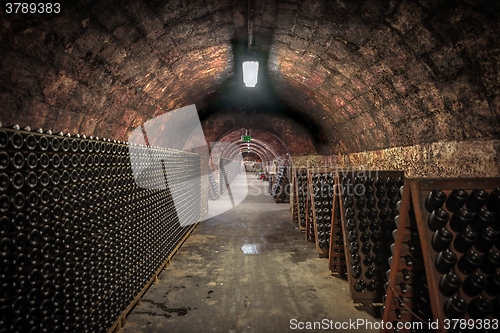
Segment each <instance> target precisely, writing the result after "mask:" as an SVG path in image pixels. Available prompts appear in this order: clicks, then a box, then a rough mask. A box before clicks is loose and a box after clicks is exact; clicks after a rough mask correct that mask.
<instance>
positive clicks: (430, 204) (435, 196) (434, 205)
mask: <svg viewBox="0 0 500 333" xmlns="http://www.w3.org/2000/svg"><path fill="white" fill-rule="evenodd" d="M445 201H446V193H444V192H443V191H441V190H432V191H431V192H430V193H429V195H428V196H427V199H426V200H425V209H427V211H428V212H429V213H430V212H432V211H434V210H436V209H440V208H441V207H442V206H443V204H444V203H445Z"/></svg>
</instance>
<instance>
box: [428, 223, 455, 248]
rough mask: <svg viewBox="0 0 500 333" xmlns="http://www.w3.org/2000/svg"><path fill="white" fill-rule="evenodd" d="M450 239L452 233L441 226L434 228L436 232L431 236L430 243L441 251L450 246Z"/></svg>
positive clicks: (451, 238)
mask: <svg viewBox="0 0 500 333" xmlns="http://www.w3.org/2000/svg"><path fill="white" fill-rule="evenodd" d="M452 240H453V234H452V233H451V232H450V231H449V230H447V229H445V228H441V229H439V230H436V232H435V233H434V235H433V236H432V240H431V245H432V248H433V249H434V250H435V251H437V252H441V251H444V250H446V249H447V248H448V247H449V246H450V244H451V242H452Z"/></svg>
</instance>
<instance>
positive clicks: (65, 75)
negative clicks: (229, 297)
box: [0, 0, 500, 154]
mask: <svg viewBox="0 0 500 333" xmlns="http://www.w3.org/2000/svg"><path fill="white" fill-rule="evenodd" d="M247 3H248V2H247V1H243V0H239V1H229V0H217V1H216V0H207V1H199V2H198V1H192V2H189V4H185V3H183V2H160V1H148V2H146V1H131V0H130V1H123V2H121V3H120V6H117V5H115V1H112V0H103V1H95V2H81V3H79V4H67V5H66V8H65V12H64V15H60V16H57V15H56V16H29V17H28V16H26V15H24V16H22V17H21V16H6V15H3V16H2V17H1V18H0V20H1V23H2V24H0V40H1V41H2V48H1V49H0V58H1V59H2V60H1V61H2V63H1V67H0V71H1V72H0V75H1V77H2V81H1V82H0V99H1V101H2V103H0V118H1V121H2V123H3V124H4V125H13V124H16V123H19V124H20V125H21V126H24V125H30V126H31V127H34V128H37V127H43V128H45V129H53V130H56V131H69V132H71V133H77V132H78V133H82V134H87V135H94V136H99V137H108V138H111V139H118V140H125V139H126V138H127V136H128V134H129V133H130V132H131V131H132V130H133V129H134V128H136V127H138V126H140V125H141V124H142V123H144V122H145V121H147V120H148V119H151V118H154V117H156V116H158V115H161V114H163V113H165V112H168V111H169V110H173V109H177V108H180V107H183V106H186V105H190V104H196V106H197V108H198V111H199V115H200V118H201V119H202V121H203V123H204V126H205V129H209V130H210V129H211V128H212V132H211V133H209V137H211V138H214V139H215V138H218V137H221V136H222V135H224V134H225V133H228V132H230V131H231V130H233V129H234V128H238V127H244V126H245V125H248V124H246V123H245V120H244V119H245V118H248V119H249V120H248V122H249V123H250V125H252V128H255V129H261V130H265V131H268V132H271V133H274V134H276V135H277V136H279V137H280V138H281V139H282V140H283V141H284V142H286V143H287V145H288V148H289V150H290V152H291V153H292V154H309V153H321V154H332V153H351V152H360V151H366V150H377V149H382V148H387V147H400V146H410V145H416V144H425V143H432V142H440V141H461V140H467V139H475V138H485V139H492V138H498V137H499V136H500V134H499V132H498V128H499V127H500V123H499V118H500V111H499V104H500V97H499V91H500V82H499V80H498V69H499V67H500V60H499V59H498V55H497V51H496V50H497V45H499V44H500V43H499V42H500V36H499V34H498V31H499V30H500V23H499V22H500V20H499V19H498V17H499V6H498V3H497V2H496V1H494V0H479V1H474V2H473V1H461V2H455V1H426V0H421V1H397V2H395V1H388V0H387V1H377V2H374V1H368V0H365V1H356V2H354V1H327V0H306V1H300V2H295V1H277V0H255V1H252V6H253V8H252V12H253V17H252V20H253V21H252V22H253V26H254V52H255V53H256V55H257V57H259V59H260V60H261V61H262V63H263V66H261V68H262V69H263V71H262V73H261V74H262V76H261V78H262V81H261V82H260V84H259V85H258V89H256V90H255V91H254V93H249V92H248V90H245V89H244V88H241V77H240V76H241V71H240V61H241V59H242V52H243V51H244V49H245V48H246V38H247V24H246V23H247V22H246V17H245V13H246V12H247V10H246V9H247V8H246V6H247ZM252 94H253V95H252ZM250 95H251V96H250ZM242 116H243V120H242ZM219 121H222V122H221V123H219ZM212 125H213V126H212Z"/></svg>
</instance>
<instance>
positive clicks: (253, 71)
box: [243, 61, 259, 87]
mask: <svg viewBox="0 0 500 333" xmlns="http://www.w3.org/2000/svg"><path fill="white" fill-rule="evenodd" d="M258 76H259V62H258V61H245V62H243V82H244V83H245V86H246V87H255V85H256V84H257V80H258Z"/></svg>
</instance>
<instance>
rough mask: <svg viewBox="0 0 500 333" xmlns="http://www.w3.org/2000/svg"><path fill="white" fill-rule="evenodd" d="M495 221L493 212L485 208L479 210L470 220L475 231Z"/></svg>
mask: <svg viewBox="0 0 500 333" xmlns="http://www.w3.org/2000/svg"><path fill="white" fill-rule="evenodd" d="M494 222H495V214H494V213H492V212H490V211H489V210H486V209H481V210H479V213H478V214H477V215H476V216H475V218H474V219H473V220H472V223H471V227H473V228H474V229H476V230H477V231H481V230H483V229H484V228H486V227H488V226H489V225H492V224H493V223H494Z"/></svg>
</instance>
